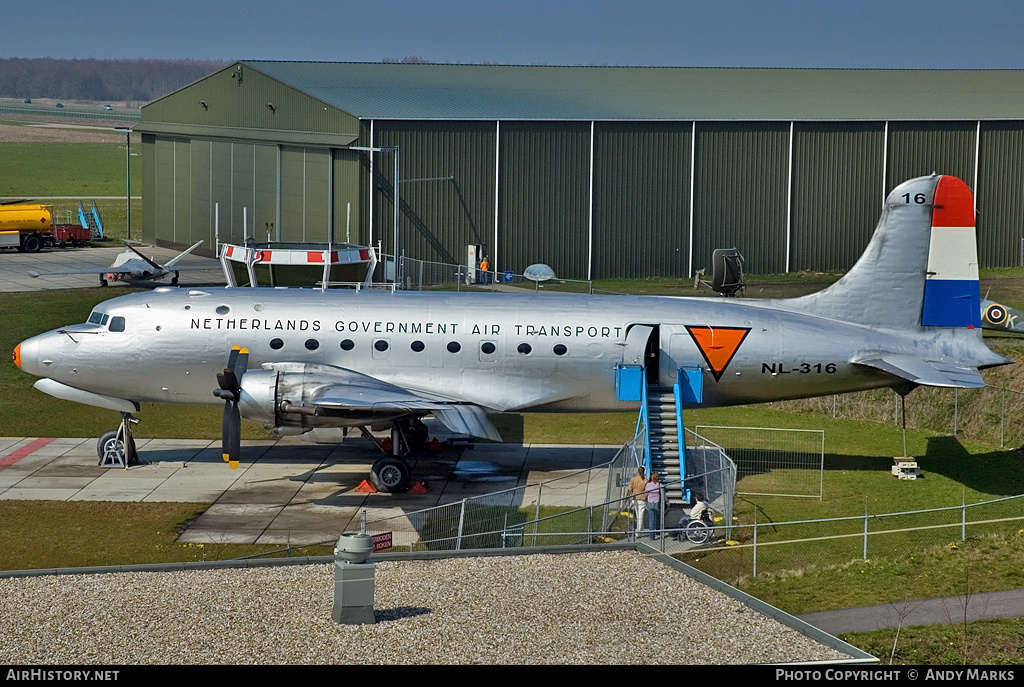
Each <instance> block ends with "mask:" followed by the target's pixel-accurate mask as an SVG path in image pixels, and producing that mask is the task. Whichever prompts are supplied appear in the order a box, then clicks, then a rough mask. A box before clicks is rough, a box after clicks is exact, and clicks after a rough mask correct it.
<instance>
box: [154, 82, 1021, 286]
mask: <svg viewBox="0 0 1024 687" xmlns="http://www.w3.org/2000/svg"><path fill="white" fill-rule="evenodd" d="M245 78H246V80H247V85H254V86H256V87H255V88H248V89H240V88H239V87H238V83H237V80H238V77H237V76H232V68H229V69H226V70H223V71H221V72H218V73H217V74H214V75H211V76H210V77H208V78H207V79H204V80H203V81H200V82H198V83H196V84H193V85H192V86H189V87H186V88H185V89H182V90H181V91H178V92H176V93H174V94H172V95H171V96H168V97H167V98H165V99H163V100H161V101H157V102H156V103H153V104H151V105H149V106H147V108H146V109H145V110H144V121H143V124H142V125H141V127H140V128H141V129H142V130H143V132H144V135H143V165H144V173H143V213H144V227H143V236H144V238H145V239H147V240H150V241H154V242H156V243H158V244H161V245H172V246H187V245H190V244H191V243H193V242H195V241H198V240H200V239H203V240H204V242H205V243H204V246H203V252H205V253H206V254H212V250H213V246H214V243H215V235H214V232H215V226H216V225H218V224H219V238H220V241H221V242H222V243H223V242H234V243H240V242H241V241H242V240H243V235H242V234H243V217H244V218H245V221H246V223H247V224H246V226H247V233H248V234H249V235H251V236H252V237H254V238H255V239H256V240H258V241H264V240H267V239H268V238H269V239H270V240H282V241H327V240H328V239H330V240H333V241H335V242H340V241H345V240H351V241H352V242H354V243H355V242H358V243H364V244H365V243H373V244H374V245H376V244H377V242H378V241H380V242H381V244H382V247H383V250H384V252H385V253H390V252H391V251H392V250H393V239H392V235H393V221H394V203H393V198H394V153H391V152H377V153H372V154H371V153H368V152H366V151H359V150H353V149H352V148H353V147H359V146H362V147H366V146H370V145H372V146H375V147H381V146H397V147H398V149H399V155H400V158H399V159H400V169H399V176H400V182H399V197H400V204H401V208H400V229H399V232H400V240H399V243H400V250H401V252H403V253H404V254H405V255H406V256H409V257H413V258H418V259H422V260H428V261H437V262H444V263H461V262H463V261H464V256H465V246H466V244H469V243H479V244H484V245H485V246H486V252H487V253H488V254H489V255H490V257H491V261H492V264H493V265H494V266H495V267H496V268H497V269H499V270H513V271H515V272H517V273H522V271H523V270H524V269H525V268H526V267H527V266H528V265H530V264H532V263H536V262H543V263H547V264H549V265H551V266H552V267H553V268H554V270H555V272H556V273H557V274H558V275H559V276H561V277H563V278H582V279H587V278H592V279H602V278H612V277H651V276H672V277H680V276H683V277H685V276H690V275H692V273H693V271H694V270H696V269H699V268H702V267H705V268H707V267H710V265H709V262H710V256H711V251H712V250H713V249H715V248H722V247H733V246H735V247H736V248H738V249H739V250H740V252H741V253H742V254H743V255H744V256H745V258H746V269H747V271H748V272H752V273H770V272H783V271H797V270H837V269H847V268H849V267H850V266H851V265H852V264H853V262H854V261H855V260H856V258H857V257H858V256H859V255H860V253H861V251H862V250H863V249H864V246H865V245H866V244H867V242H868V239H869V238H870V236H871V233H872V231H873V229H874V225H875V222H876V221H877V218H878V214H879V210H880V208H881V204H882V200H883V199H884V197H885V194H886V193H887V192H888V191H889V190H891V189H892V188H893V187H895V186H896V185H897V184H899V183H900V182H902V181H904V180H906V179H908V178H911V177H914V176H919V175H923V174H929V173H931V172H933V171H936V172H939V173H943V174H954V175H956V176H959V177H960V178H962V179H964V180H965V181H966V182H967V183H968V184H969V185H970V186H971V187H972V188H975V189H976V197H977V204H978V208H979V215H978V227H979V248H980V260H981V264H982V266H1007V265H1017V264H1019V262H1020V260H1021V240H1022V239H1021V227H1022V226H1024V170H1022V168H1021V164H1020V160H1021V159H1024V124H1022V123H1021V122H1018V121H981V122H977V121H963V122H946V121H935V122H711V121H709V122H705V121H698V122H692V121H681V122H620V121H616V122H604V121H594V122H590V121H585V122H578V121H565V122H561V121H560V122H543V121H541V122H538V121H505V120H500V121H495V120H490V121H445V120H431V121H427V120H422V121H421V120H369V121H368V120H366V119H363V120H359V119H358V118H357V117H355V116H353V115H351V114H349V113H346V112H342V111H340V110H338V109H337V108H332V107H328V106H325V105H324V104H323V103H320V102H316V101H315V99H313V98H310V97H309V96H307V95H305V94H304V93H301V92H299V91H296V90H295V89H292V88H289V87H286V86H283V85H281V84H279V83H277V82H275V81H273V80H272V79H269V78H267V77H264V76H262V75H260V74H259V72H257V71H254V70H247V71H246V76H245ZM236 101H237V102H236ZM202 103H208V104H209V106H208V107H207V106H204V105H203V104H202ZM214 103H215V104H216V108H215V107H214ZM271 105H273V106H274V107H273V108H271ZM215 109H216V111H215V112H213V114H211V112H212V111H213V110H215ZM282 112H289V113H291V114H289V115H287V116H285V115H283V114H282V115H279V114H278V113H282ZM240 113H249V114H244V115H243V114H240ZM371 132H372V135H371ZM371 138H372V140H371ZM371 161H372V181H371ZM215 216H216V217H215ZM216 219H219V222H218V221H216Z"/></svg>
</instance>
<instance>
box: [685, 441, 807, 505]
mask: <svg viewBox="0 0 1024 687" xmlns="http://www.w3.org/2000/svg"><path fill="white" fill-rule="evenodd" d="M694 429H695V430H696V431H697V433H698V434H700V435H702V436H705V437H708V438H709V439H710V440H711V441H714V442H715V443H716V444H718V445H719V446H721V447H722V448H723V449H725V452H726V453H727V454H728V455H729V458H731V459H732V461H733V463H735V464H736V470H737V480H738V483H737V491H736V493H737V494H745V495H751V496H806V497H811V498H817V499H821V497H822V485H823V484H824V474H825V432H824V431H822V430H820V429H780V428H778V427H714V426H708V425H697V427H695V428H694Z"/></svg>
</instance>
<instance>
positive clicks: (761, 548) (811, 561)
mask: <svg viewBox="0 0 1024 687" xmlns="http://www.w3.org/2000/svg"><path fill="white" fill-rule="evenodd" d="M1022 499H1024V496H1010V497H1005V498H1000V499H994V500H991V501H983V502H980V503H972V504H969V503H961V504H959V505H955V506H948V507H945V508H933V509H928V510H916V511H907V512H900V513H878V514H870V513H865V514H864V515H860V516H852V517H844V518H831V519H823V520H804V521H794V522H756V520H755V522H753V523H747V524H734V525H733V526H732V529H731V538H730V539H729V541H728V543H725V541H723V540H719V542H720V543H719V545H716V546H711V547H703V548H701V549H700V551H699V552H696V551H694V552H686V553H682V554H680V559H681V560H683V561H684V562H686V563H689V564H691V565H693V566H695V567H697V568H700V569H701V570H703V571H704V572H706V573H708V574H710V575H712V576H714V577H716V578H718V579H721V580H726V581H736V580H737V579H739V578H741V577H745V576H749V575H757V574H758V573H764V572H777V571H783V570H799V569H801V568H805V567H807V566H810V565H816V566H824V565H842V564H845V563H848V562H850V561H851V560H857V559H861V560H867V559H869V558H890V559H897V558H905V557H907V556H910V555H913V554H914V553H915V552H919V551H924V550H926V549H933V548H935V547H936V546H945V545H948V544H950V543H951V542H958V541H963V540H966V539H967V538H969V537H981V536H985V535H990V534H991V535H998V534H1004V535H1013V534H1015V533H1016V532H1017V531H1018V530H1019V529H1020V528H1021V525H1022V524H1024V515H1022V514H1021V512H1022V505H1024V501H1022ZM757 513H758V512H757V511H756V510H755V519H756V517H757ZM723 533H724V532H723Z"/></svg>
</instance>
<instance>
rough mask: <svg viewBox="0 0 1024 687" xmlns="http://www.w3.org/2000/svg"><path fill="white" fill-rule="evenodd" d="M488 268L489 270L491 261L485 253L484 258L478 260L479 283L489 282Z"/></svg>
mask: <svg viewBox="0 0 1024 687" xmlns="http://www.w3.org/2000/svg"><path fill="white" fill-rule="evenodd" d="M490 270H491V263H490V262H489V261H488V260H487V256H486V255H485V256H484V259H483V260H481V261H480V283H481V284H489V283H490V282H491V275H490V274H489V272H490Z"/></svg>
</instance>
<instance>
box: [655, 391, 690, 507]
mask: <svg viewBox="0 0 1024 687" xmlns="http://www.w3.org/2000/svg"><path fill="white" fill-rule="evenodd" d="M682 416H683V413H682V409H681V408H680V407H679V406H678V405H677V404H676V397H675V393H674V392H673V390H672V389H671V388H666V387H653V388H648V390H647V430H648V437H649V439H650V456H651V466H650V470H651V472H657V473H658V474H659V475H660V476H661V481H662V483H664V484H665V493H666V494H667V495H668V500H669V503H680V502H681V501H683V500H684V499H683V488H682V485H683V477H684V474H683V470H682V468H681V465H682V464H683V462H681V461H680V459H679V458H680V452H679V427H680V426H681V425H682V421H683V417H682Z"/></svg>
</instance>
